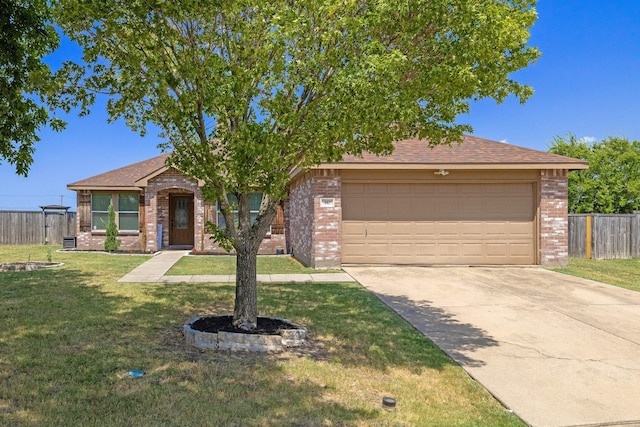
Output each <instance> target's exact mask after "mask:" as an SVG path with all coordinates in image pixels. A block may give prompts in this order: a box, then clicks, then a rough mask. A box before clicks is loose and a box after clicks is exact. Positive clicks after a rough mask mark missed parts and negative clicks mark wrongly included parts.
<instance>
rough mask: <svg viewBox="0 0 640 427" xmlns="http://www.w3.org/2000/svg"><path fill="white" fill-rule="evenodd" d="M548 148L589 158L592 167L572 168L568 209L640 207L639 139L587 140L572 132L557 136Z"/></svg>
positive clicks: (622, 210)
mask: <svg viewBox="0 0 640 427" xmlns="http://www.w3.org/2000/svg"><path fill="white" fill-rule="evenodd" d="M549 151H550V152H552V153H555V154H560V155H563V156H569V157H574V158H577V159H583V160H586V161H588V162H589V169H586V170H579V171H571V172H569V212H571V213H632V212H633V211H634V210H640V141H630V140H628V139H625V138H614V137H610V138H607V139H604V140H602V141H599V142H588V141H585V140H583V139H578V138H576V136H575V135H572V134H569V135H568V136H567V137H556V138H555V139H554V141H553V143H552V145H551V148H550V149H549Z"/></svg>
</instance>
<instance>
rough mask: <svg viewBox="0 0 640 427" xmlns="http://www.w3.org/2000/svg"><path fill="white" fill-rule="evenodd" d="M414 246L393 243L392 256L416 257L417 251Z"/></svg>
mask: <svg viewBox="0 0 640 427" xmlns="http://www.w3.org/2000/svg"><path fill="white" fill-rule="evenodd" d="M413 246H414V245H413V244H411V243H392V245H391V256H392V257H394V258H396V257H402V258H407V257H414V256H415V250H414V247H413Z"/></svg>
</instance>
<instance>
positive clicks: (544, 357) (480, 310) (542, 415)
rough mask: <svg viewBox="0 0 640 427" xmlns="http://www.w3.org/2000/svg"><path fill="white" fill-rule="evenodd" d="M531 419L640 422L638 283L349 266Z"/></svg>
mask: <svg viewBox="0 0 640 427" xmlns="http://www.w3.org/2000/svg"><path fill="white" fill-rule="evenodd" d="M344 270H345V271H346V272H347V273H349V274H350V275H351V276H353V277H354V278H355V279H356V280H358V282H360V283H361V284H362V285H363V286H365V287H366V288H368V289H369V290H371V291H372V292H374V293H375V294H376V295H377V296H378V297H379V298H380V299H381V300H382V301H383V302H385V303H386V304H387V305H388V306H389V307H391V308H392V309H394V310H395V311H396V312H398V313H399V314H400V315H401V316H403V317H404V318H405V319H406V320H407V321H408V322H410V323H411V324H413V325H414V326H415V327H416V329H418V330H419V331H421V332H422V333H423V334H424V335H425V336H427V337H428V338H430V339H431V340H432V341H433V342H434V343H435V344H436V345H437V346H438V347H440V348H441V349H442V350H443V351H445V352H446V353H447V354H448V355H449V356H450V357H451V358H452V359H454V360H455V361H456V362H458V363H459V364H460V365H461V366H462V367H463V368H464V369H465V370H466V371H467V372H468V373H469V374H470V375H471V376H472V377H473V378H475V379H476V380H477V381H478V382H480V383H481V384H482V385H483V386H485V387H486V388H487V389H488V390H489V391H490V392H491V393H492V394H493V395H494V396H496V397H497V398H498V399H499V400H500V401H501V402H503V404H504V405H505V406H506V407H507V408H509V409H511V410H513V411H514V413H516V414H517V415H518V416H519V417H521V418H522V419H523V420H524V421H525V422H526V423H528V424H530V425H532V426H640V292H634V291H629V290H626V289H621V288H618V287H615V286H610V285H605V284H602V283H598V282H594V281H590V280H585V279H580V278H577V277H572V276H568V275H564V274H560V273H554V272H551V271H546V270H543V269H539V268H509V267H505V268H491V267H476V268H469V267H452V268H423V267H345V268H344Z"/></svg>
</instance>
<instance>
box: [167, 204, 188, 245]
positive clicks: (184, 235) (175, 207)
mask: <svg viewBox="0 0 640 427" xmlns="http://www.w3.org/2000/svg"><path fill="white" fill-rule="evenodd" d="M169 219H170V220H169V245H170V246H171V245H180V246H193V196H185V195H175V196H174V195H171V196H169Z"/></svg>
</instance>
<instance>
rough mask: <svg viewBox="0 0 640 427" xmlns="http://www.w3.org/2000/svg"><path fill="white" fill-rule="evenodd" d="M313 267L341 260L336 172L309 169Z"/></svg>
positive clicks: (332, 265)
mask: <svg viewBox="0 0 640 427" xmlns="http://www.w3.org/2000/svg"><path fill="white" fill-rule="evenodd" d="M313 175H314V177H313V182H312V193H313V206H314V219H313V222H314V230H313V266H314V267H315V268H336V267H340V264H341V263H342V199H341V196H342V190H341V180H340V175H339V172H338V171H336V170H333V169H331V170H328V169H319V170H315V171H313Z"/></svg>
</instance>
